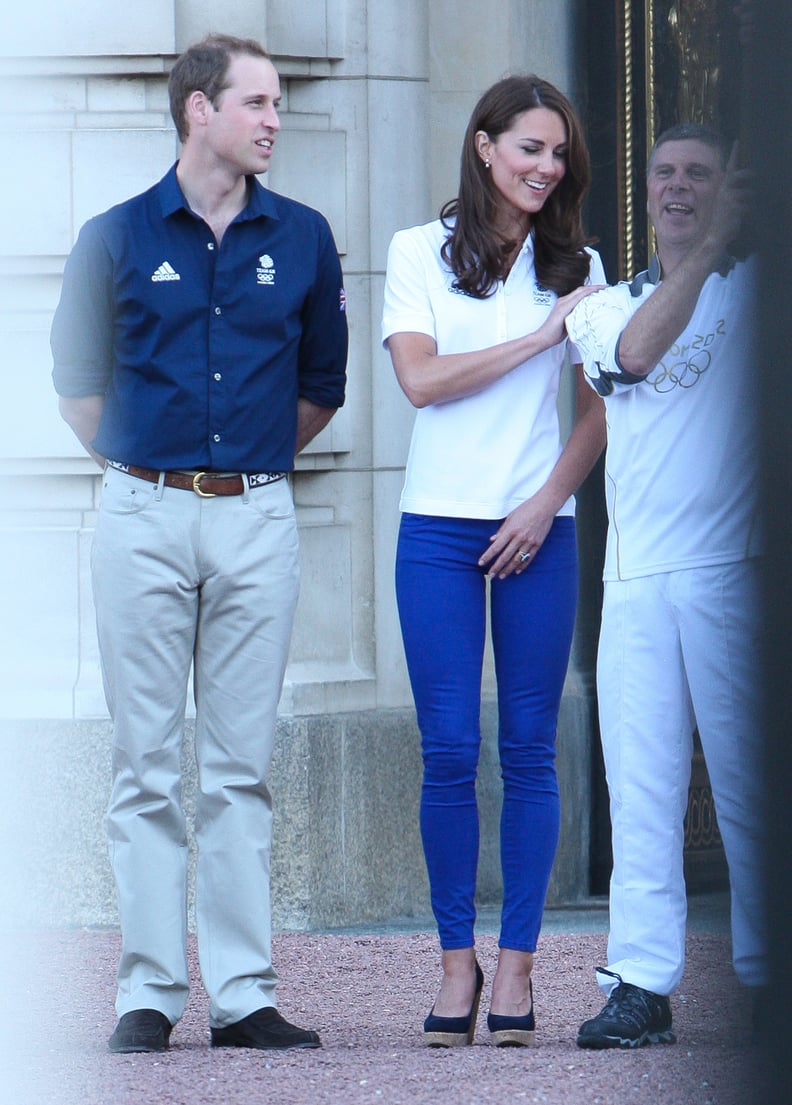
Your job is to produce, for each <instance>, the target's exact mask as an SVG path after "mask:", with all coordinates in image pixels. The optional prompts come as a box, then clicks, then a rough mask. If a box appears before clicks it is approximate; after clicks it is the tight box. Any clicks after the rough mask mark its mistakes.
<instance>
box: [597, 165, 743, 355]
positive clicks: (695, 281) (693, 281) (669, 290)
mask: <svg viewBox="0 0 792 1105" xmlns="http://www.w3.org/2000/svg"><path fill="white" fill-rule="evenodd" d="M751 178H752V174H751V173H750V172H749V171H747V170H745V169H738V168H737V147H736V145H735V147H734V148H733V149H732V153H731V157H730V158H729V163H728V165H727V167H726V174H725V176H724V178H723V182H722V184H721V187H720V190H719V192H718V196H717V199H716V201H715V204H714V207H713V210H712V217H711V219H710V224H709V227H708V229H707V231H706V233H705V235H704V237H703V238H702V239H701V240H700V241H699V242H696V243H695V244H694V245H693V246H692V247H691V248H690V249H689V250H688V252H687V253H686V254H685V256H684V257H683V258H682V260H681V261H679V262H678V264H676V265H675V266H674V268H673V269H672V270H671V271H670V272H668V273H667V274H666V273H664V274H663V279H662V281H661V282H660V284H659V286H658V288H657V290H656V291H655V292H654V293H653V294H652V295H651V296H649V298H648V299H647V300H646V302H645V303H643V304H642V305H641V307H639V308H638V310H637V311H636V312H635V314H634V315H633V317H632V318H631V319H630V321H629V322H628V323H627V325H626V326H625V328H624V330H623V331H622V335H621V338H620V339H619V347H618V354H617V356H618V363H619V364H620V366H621V367H622V368H623V369H624V370H625V371H626V372H629V373H630V374H631V375H633V376H647V375H648V374H649V373H650V372H651V371H652V369H653V368H654V367H655V365H656V364H658V362H659V361H661V360H662V358H663V356H664V355H665V353H667V352H668V350H669V349H670V348H671V346H672V345H673V344H674V342H675V341H676V339H677V338H678V337H679V335H680V334H681V333H682V332H683V331H684V329H685V327H686V326H687V324H688V323H689V322H690V319H691V318H692V316H693V311H694V309H695V306H696V303H697V301H698V297H699V293H700V292H701V289H702V287H703V286H704V281H705V280H706V279H707V277H708V276H709V275H710V273H711V272H713V271H714V269H715V268H716V267H717V265H718V262H719V261H720V260H721V258H722V257H723V255H724V253H725V252H726V249H727V247H728V245H729V243H730V242H732V241H734V239H735V238H736V236H737V232H738V230H739V228H740V223H741V222H742V219H743V216H744V214H745V211H746V209H747V206H748V202H749V186H750V182H751ZM659 252H660V260H661V262H663V261H664V258H663V256H662V247H661V246H660V249H659Z"/></svg>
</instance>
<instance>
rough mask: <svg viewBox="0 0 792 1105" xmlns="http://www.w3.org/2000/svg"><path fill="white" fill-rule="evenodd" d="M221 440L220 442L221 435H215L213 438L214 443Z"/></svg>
mask: <svg viewBox="0 0 792 1105" xmlns="http://www.w3.org/2000/svg"><path fill="white" fill-rule="evenodd" d="M219 440H220V434H214V436H213V437H212V441H219Z"/></svg>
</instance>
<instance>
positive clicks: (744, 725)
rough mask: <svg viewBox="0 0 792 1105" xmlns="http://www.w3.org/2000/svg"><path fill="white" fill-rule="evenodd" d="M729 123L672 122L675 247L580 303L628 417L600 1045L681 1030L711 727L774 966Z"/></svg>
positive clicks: (736, 203)
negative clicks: (694, 846) (695, 817)
mask: <svg viewBox="0 0 792 1105" xmlns="http://www.w3.org/2000/svg"><path fill="white" fill-rule="evenodd" d="M727 155H728V151H727V150H726V149H725V148H724V146H723V143H722V142H721V140H720V138H719V136H718V135H717V134H715V133H714V132H712V131H710V130H708V129H707V128H704V127H700V126H697V125H693V124H684V125H682V126H679V127H675V128H673V129H672V130H670V131H667V132H665V133H664V134H663V135H661V136H660V138H659V139H658V141H657V143H656V144H655V147H654V149H653V151H652V154H651V156H650V160H649V167H648V172H647V182H648V205H647V206H648V211H649V215H650V217H651V220H652V223H653V225H654V228H655V234H656V240H657V255H656V257H655V258H654V259H653V261H652V265H651V267H650V269H649V270H648V272H647V273H642V274H641V275H640V276H639V277H637V278H636V279H635V280H634V281H633V282H632V284H628V283H622V284H619V285H618V286H616V287H613V288H608V289H607V290H605V291H602V292H599V293H597V294H595V295H593V296H590V297H588V298H587V299H586V300H584V301H583V302H581V303H580V304H579V305H578V307H577V308H576V309H575V310H574V312H573V313H572V314H571V315H570V316H569V318H568V319H567V327H568V330H569V333H570V337H571V339H572V341H573V342H574V343H575V345H576V346H577V347H578V350H579V352H580V354H581V360H582V361H583V363H584V368H585V371H586V374H587V376H588V378H589V381H590V383H591V384H592V386H593V387H594V388H595V389H596V390H597V391H598V392H599V394H600V395H602V396H603V397H604V399H605V404H606V411H607V422H608V447H607V458H606V476H605V478H606V497H607V506H608V518H609V527H608V540H607V552H606V561H605V576H604V578H605V597H604V605H603V614H602V632H601V638H600V648H599V658H598V671H597V686H598V695H599V708H600V728H601V733H602V743H603V751H604V758H605V768H606V773H607V778H608V788H609V793H610V804H611V821H612V833H613V874H612V877H611V887H610V936H609V942H608V965H607V968H600V969H599V970H598V972H597V975H598V982H599V984H600V987H601V989H602V991H603V993H604V994H605V995H606V996H607V998H608V1000H607V1003H606V1005H605V1007H604V1008H603V1009H602V1011H601V1012H600V1013H599V1014H598V1015H597V1016H596V1017H594V1018H593V1019H592V1020H589V1021H586V1022H585V1023H584V1024H583V1025H581V1027H580V1030H579V1032H578V1037H577V1042H578V1044H579V1045H580V1046H581V1047H588V1048H607V1047H625V1048H630V1047H637V1046H640V1045H642V1044H645V1043H673V1042H674V1040H675V1035H674V1031H673V1026H672V1016H671V1006H670V1002H669V997H668V995H669V994H671V993H672V992H673V991H674V989H675V988H676V987H677V985H678V984H679V981H680V978H681V977H682V971H683V968H684V954H685V922H686V895H685V883H684V876H683V837H684V829H683V822H684V815H685V809H686V805H687V796H688V786H689V781H690V764H691V752H692V736H693V732H694V729H695V727H696V725H697V726H698V729H699V733H700V736H701V741H702V746H703V749H704V754H705V758H706V761H707V765H708V769H709V775H710V780H711V783H712V789H713V794H714V797H715V803H716V808H717V814H718V822H719V825H720V829H721V834H722V837H723V842H724V848H725V851H726V858H727V861H728V865H729V876H730V883H731V899H732V900H731V906H732V908H731V924H732V941H733V958H734V967H735V970H736V973H737V976H738V978H739V979H740V981H741V982H742V983H744V984H745V985H746V986H749V987H754V988H755V989H754V991H753V992H754V997H755V1012H756V1004H757V1003H758V1002H759V995H760V994H761V989H760V988H761V987H762V986H763V985H764V984H765V983H766V981H767V978H766V963H765V949H764V940H763V931H762V930H763V925H762V903H761V897H762V886H761V871H760V855H761V847H760V844H761V841H760V814H761V793H762V785H761V784H762V780H761V746H760V705H759V701H758V688H757V686H756V678H755V675H756V673H755V661H756V657H757V654H758V651H759V624H758V620H759V619H758V611H757V605H758V563H759V562H758V555H759V552H760V541H761V534H760V531H759V525H758V516H757V515H758V503H757V455H756V454H757V446H756V440H757V439H756V436H755V433H754V425H753V421H752V414H753V403H752V397H753V395H754V392H755V381H754V374H755V371H756V366H755V360H754V358H753V357H752V347H751V321H752V288H753V284H754V276H755V266H754V263H753V260H751V259H749V260H748V261H743V262H737V261H735V260H734V258H731V257H729V256H728V253H727V246H728V244H729V243H730V242H732V241H733V240H734V238H735V237H736V234H737V231H738V229H739V225H740V221H741V219H742V215H743V212H744V210H745V206H746V203H747V200H748V183H749V174H748V173H747V172H745V171H744V170H740V169H738V168H737V167H736V163H735V162H736V158H735V156H734V154H732V156H731V158H730V159H729V160H728V163H727Z"/></svg>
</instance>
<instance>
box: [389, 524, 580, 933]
mask: <svg viewBox="0 0 792 1105" xmlns="http://www.w3.org/2000/svg"><path fill="white" fill-rule="evenodd" d="M498 525H499V523H498V522H497V521H493V520H491V519H490V520H487V519H477V518H476V519H469V518H443V517H434V516H427V515H421V514H403V515H402V519H401V526H400V530H399V541H398V548H397V554H396V596H397V602H398V608H399V618H400V621H401V630H402V637H403V640H404V650H405V655H406V659H407V668H408V672H409V676H410V682H411V685H412V692H413V697H414V699H415V706H416V713H417V718H418V726H419V729H420V732H421V748H422V755H423V766H424V774H423V785H422V790H421V814H420V817H421V836H422V840H423V847H424V854H425V857H426V866H427V870H428V874H429V884H430V890H431V900H432V909H433V912H434V915H435V919H436V921H437V927H438V932H439V936H440V945H441V947H442V948H443V949H446V950H450V949H454V948H468V947H472V946H473V944H474V924H475V917H476V912H475V890H476V868H477V864H478V849H479V822H478V807H477V803H476V772H477V768H478V758H479V746H480V743H481V733H480V725H479V714H480V707H481V672H482V663H483V654H484V641H485V633H486V613H487V611H486V605H487V580H486V578H485V575H484V572H483V571H482V569H481V568H480V567H479V566H478V559H479V557H480V556H481V554H482V552H483V551H484V550H485V549H486V548H487V547H488V545H489V537H490V535H491V534H493V533H494V532H495V531H496V530H497V528H498ZM489 595H490V618H491V633H492V643H493V649H494V656H495V673H496V679H497V689H498V750H499V754H500V767H501V776H502V779H503V805H502V811H501V824H500V849H501V867H502V872H503V907H502V912H501V929H500V941H499V942H500V946H501V947H504V948H512V949H514V950H516V951H528V952H532V951H535V950H536V942H537V939H538V936H539V929H540V926H541V920H542V911H543V909H544V901H545V896H546V893H547V885H548V882H549V880H550V872H551V869H552V866H553V859H554V856H555V851H556V846H557V843H558V827H559V796H558V781H557V779H556V772H555V737H556V726H557V721H558V708H559V704H560V701H561V692H562V689H563V685H564V678H565V675H566V669H567V665H568V662H569V650H570V645H571V641H572V630H573V627H574V620H575V607H576V602H577V550H576V542H575V523H574V520H573V519H572V518H569V517H562V518H557V519H556V520H555V522H554V523H553V526H552V528H551V530H550V532H549V534H548V536H547V538H546V540H545V542H544V544H543V545H542V547H541V549H540V550H539V552H538V553H537V555H536V558H535V559H534V560H533V561H532V563H531V565H530V567H529V568H528V569H527V570H526V571H525V572H523V573H522V574H521V575H519V576H516V575H511V576H508V577H507V578H506V579H504V580H497V579H496V580H493V581H492V583H490V585H489Z"/></svg>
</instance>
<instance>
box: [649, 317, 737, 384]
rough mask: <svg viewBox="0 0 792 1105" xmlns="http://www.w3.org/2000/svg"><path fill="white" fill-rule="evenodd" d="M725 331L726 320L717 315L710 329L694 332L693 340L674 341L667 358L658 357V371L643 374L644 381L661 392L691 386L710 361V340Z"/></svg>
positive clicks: (712, 340) (708, 365)
mask: <svg viewBox="0 0 792 1105" xmlns="http://www.w3.org/2000/svg"><path fill="white" fill-rule="evenodd" d="M725 334H726V321H725V319H720V320H719V321H718V323H717V325H716V327H715V329H714V330H713V331H712V332H711V333H709V334H697V335H696V337H695V338H694V339H693V341H691V342H686V343H685V344H684V345H679V344H677V343H675V344H674V345H672V346H671V348H670V349H669V351H668V355H667V359H666V360H663V361H660V364H659V366H658V367H659V371H658V372H657V373H654V374H652V375H650V376H649V377H647V383H650V384H651V385H652V387H653V388H654V389H655V391H657V392H660V393H661V394H665V393H667V392H669V391H673V390H674V388H676V387H681V388H692V387H693V385H694V384H695V383H696V382H697V381H698V380H700V379H701V377H702V376H703V375H704V373H705V372H706V371H707V369H708V368H709V367H710V365H711V364H712V354H711V352H710V347H711V346H712V344H713V342H714V341H715V339H716V338H717V337H719V336H720V335H725ZM688 353H689V354H690V355H689V356H687V357H686V356H685V354H688ZM673 358H679V359H678V360H673ZM669 362H670V363H669Z"/></svg>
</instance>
